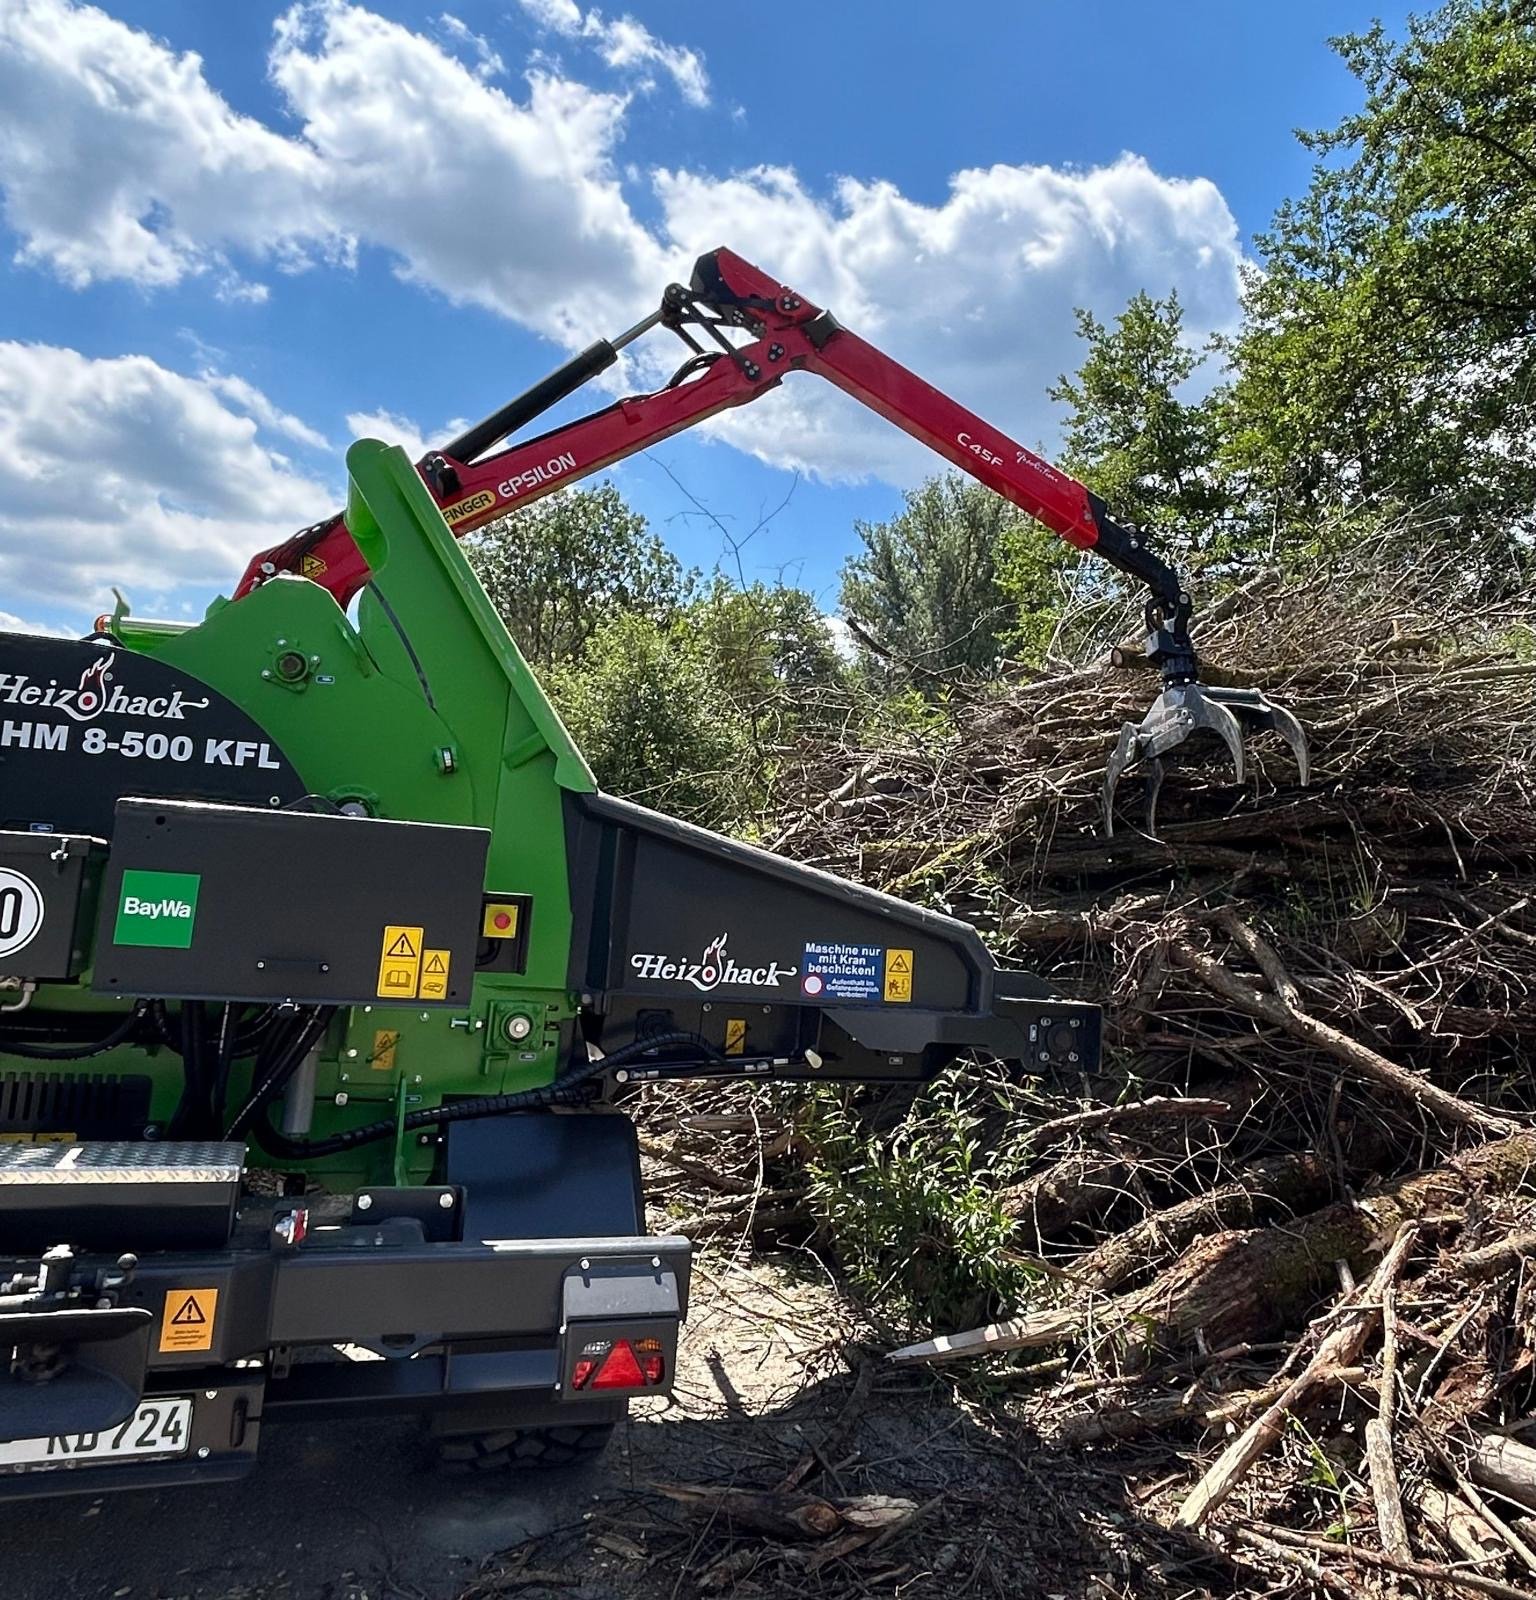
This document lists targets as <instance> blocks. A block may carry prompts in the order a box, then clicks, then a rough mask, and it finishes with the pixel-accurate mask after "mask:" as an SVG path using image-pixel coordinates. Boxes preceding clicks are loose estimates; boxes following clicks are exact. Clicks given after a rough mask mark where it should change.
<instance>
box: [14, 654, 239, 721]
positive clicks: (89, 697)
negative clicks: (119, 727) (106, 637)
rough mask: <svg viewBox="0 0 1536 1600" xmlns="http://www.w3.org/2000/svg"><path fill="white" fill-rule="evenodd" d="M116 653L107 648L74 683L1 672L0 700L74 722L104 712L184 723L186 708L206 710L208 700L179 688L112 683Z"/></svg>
mask: <svg viewBox="0 0 1536 1600" xmlns="http://www.w3.org/2000/svg"><path fill="white" fill-rule="evenodd" d="M116 661H117V652H116V651H115V650H108V651H107V652H106V653H105V654H104V655H100V656H98V657H97V658H96V659H95V660H94V661H93V662H92V663H91V664H90V666H88V667H87V668H86V669H85V671H84V672H82V673H81V674H80V682H79V683H78V684H75V685H73V686H71V685H69V684H62V683H60V682H59V681H58V680H57V679H55V678H50V679H49V680H48V682H47V683H46V684H41V683H35V682H34V681H33V680H32V679H31V678H30V677H29V676H28V675H27V674H26V673H25V672H0V703H3V704H5V705H13V706H16V705H19V706H27V707H29V708H36V709H41V708H43V707H48V708H51V709H52V710H55V711H62V712H63V713H64V715H65V716H66V717H72V718H73V719H74V720H75V721H76V722H94V721H95V719H96V718H97V717H99V716H101V715H102V714H103V713H112V714H115V715H117V716H125V717H151V718H153V719H155V720H157V721H161V722H185V721H186V717H187V713H188V712H189V711H206V710H207V709H208V701H207V700H188V699H187V698H186V697H185V696H184V695H183V694H182V692H181V690H180V689H173V690H172V691H171V692H170V694H162V695H148V694H129V693H128V691H127V690H126V689H125V688H123V686H122V685H121V684H116V685H115V686H114V685H113V679H114V678H115V676H116V674H115V673H114V672H113V671H112V668H113V666H114V664H115V663H116Z"/></svg>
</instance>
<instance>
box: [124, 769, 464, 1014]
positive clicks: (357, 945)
mask: <svg viewBox="0 0 1536 1600" xmlns="http://www.w3.org/2000/svg"><path fill="white" fill-rule="evenodd" d="M489 844H490V834H489V833H488V832H487V831H486V830H485V829H484V828H461V827H450V826H446V825H443V824H439V823H428V822H393V821H381V820H378V819H375V818H370V817H344V816H325V815H318V814H315V813H311V812H300V811H256V810H249V809H246V808H243V807H235V806H210V805H196V804H192V803H189V802H185V801H176V800H139V799H130V800H123V801H121V802H120V803H119V805H118V808H117V824H116V831H115V837H114V841H113V846H112V854H111V856H110V857H109V858H108V862H107V870H106V876H105V881H104V883H103V885H102V895H101V911H100V917H99V921H98V925H97V933H96V959H95V965H94V970H93V986H94V988H95V989H96V991H97V992H98V993H101V994H123V995H136V996H158V997H162V998H178V999H188V1000H295V1001H299V1002H304V1003H310V1004H316V1003H323V1004H330V1005H352V1004H358V1003H371V1004H374V1005H385V1004H389V1003H391V1002H392V1001H397V1002H398V1003H401V1004H408V1005H413V1006H422V1007H427V1006H439V1005H449V1006H463V1005H465V1004H467V1002H468V1000H469V994H470V989H471V986H472V983H473V980H474V972H475V951H476V947H477V944H478V939H479V932H480V895H481V888H482V886H483V884H484V882H485V858H486V851H487V849H488V847H489ZM129 874H132V875H133V876H131V877H130V876H128V875H129ZM136 891H137V893H136ZM146 900H147V901H148V902H149V903H150V904H152V905H153V906H154V907H155V908H156V912H157V913H158V911H159V908H160V907H162V906H163V907H164V908H165V915H164V916H163V917H161V916H159V915H155V916H150V917H148V918H146V917H144V916H142V915H140V914H138V913H137V912H135V911H134V910H133V909H132V908H133V907H134V906H137V905H140V904H143V903H144V902H145V901H146ZM125 914H126V915H125ZM402 934H403V935H406V936H407V939H406V943H407V945H408V946H409V950H408V951H407V953H406V955H405V956H404V957H402V958H401V959H402V960H404V962H405V964H406V965H407V966H410V965H411V963H412V961H413V960H416V961H418V963H419V964H418V966H417V970H416V972H415V973H414V974H413V975H414V977H415V978H416V980H417V981H416V983H414V984H412V985H410V986H409V987H408V988H403V989H401V990H399V991H397V992H392V991H391V989H390V985H389V984H388V982H386V976H385V975H386V971H387V970H393V969H394V967H395V966H396V965H397V963H396V962H395V961H386V959H385V957H386V953H387V952H388V951H390V950H391V949H392V948H393V947H394V945H395V944H396V943H397V942H398V941H399V938H400V936H401V935H402ZM435 956H440V957H441V967H442V968H446V973H445V981H443V982H442V983H441V984H437V985H429V984H428V982H427V973H428V970H429V967H430V966H431V964H432V958H433V957H435Z"/></svg>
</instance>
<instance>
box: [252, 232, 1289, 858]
mask: <svg viewBox="0 0 1536 1600" xmlns="http://www.w3.org/2000/svg"><path fill="white" fill-rule="evenodd" d="M658 326H660V327H664V328H667V329H669V330H670V331H671V332H673V333H674V334H676V335H677V337H678V338H679V339H681V340H682V342H683V343H684V344H685V345H686V346H687V347H688V350H689V354H688V356H687V358H686V359H685V360H684V361H683V363H682V365H681V366H680V367H679V368H678V370H677V371H676V372H675V373H674V374H673V376H672V378H671V379H670V380H669V381H668V382H667V383H666V384H664V385H663V386H662V387H661V388H659V389H655V390H653V391H651V392H649V393H646V394H640V395H634V396H629V397H627V398H625V399H621V400H616V401H614V402H613V403H612V404H610V405H607V406H604V407H602V408H601V409H599V410H596V411H592V412H589V413H588V414H587V415H586V416H583V417H578V418H577V419H576V420H574V421H572V422H568V423H564V424H562V425H560V426H559V427H556V428H552V429H549V430H548V431H546V432H544V433H541V434H537V435H535V436H534V437H532V438H527V439H519V440H517V441H516V442H514V443H512V444H510V445H506V446H505V447H503V448H500V449H496V448H495V447H496V446H498V445H500V444H501V443H502V441H503V440H504V439H506V438H507V437H508V436H509V435H510V434H512V433H515V432H516V431H518V430H519V429H521V428H523V427H525V426H526V425H527V424H528V423H530V422H532V421H533V420H534V418H535V417H537V416H539V415H541V414H542V413H543V412H545V411H547V410H549V409H550V407H552V406H554V405H556V404H557V403H558V402H559V401H561V400H563V399H565V398H566V397H567V396H569V395H571V394H573V393H575V392H576V391H577V390H578V389H580V388H581V387H582V386H583V385H584V384H586V383H588V382H590V381H591V380H592V379H593V378H594V377H596V376H597V375H598V374H599V373H601V372H603V371H605V370H606V369H607V368H609V367H611V366H613V364H614V363H615V362H616V361H617V360H618V359H619V352H620V351H621V350H622V349H623V348H624V347H625V346H626V345H628V344H629V343H631V342H632V341H633V340H635V339H638V338H639V337H641V336H642V335H643V334H645V333H647V332H649V331H650V330H651V329H652V328H655V327H658ZM727 333H731V334H733V335H734V337H732V338H728V337H727V336H726V335H727ZM791 372H809V373H814V374H816V375H818V376H820V377H822V378H824V379H826V380H827V381H828V382H829V383H832V384H834V385H835V386H836V387H837V388H839V389H841V390H842V391H843V392H844V393H845V394H848V395H851V396H852V397H853V398H854V399H855V400H857V401H858V402H859V403H860V404H861V405H864V406H867V407H868V408H869V409H870V410H872V411H875V412H878V413H879V414H880V415H881V416H883V417H885V418H887V419H888V420H889V421H890V422H892V423H894V424H895V425H896V426H897V427H898V428H900V429H902V430H903V431H904V432H905V433H908V434H910V435H911V436H912V437H913V438H914V439H918V440H920V441H921V442H922V443H923V444H925V445H927V446H928V447H929V448H930V449H931V450H933V451H934V452H935V453H936V454H938V455H940V456H942V457H943V458H944V459H945V460H946V461H949V462H950V463H951V464H953V465H954V466H956V467H958V468H959V469H960V470H961V471H962V472H965V473H968V474H969V475H970V476H971V477H973V478H975V479H977V480H978V481H979V482H981V483H983V484H985V485H986V486H987V487H988V488H989V489H992V490H994V491H995V492H996V493H998V494H1000V495H1002V496H1003V498H1004V499H1006V500H1009V501H1011V502H1012V503H1013V504H1014V505H1016V506H1018V507H1020V509H1022V510H1023V511H1025V512H1027V513H1028V514H1029V515H1030V516H1031V517H1034V518H1035V519H1036V520H1037V521H1039V522H1041V523H1043V524H1044V526H1045V527H1047V528H1049V529H1050V530H1051V532H1053V533H1055V534H1057V535H1058V536H1059V537H1061V538H1062V539H1064V540H1066V542H1067V543H1068V544H1070V545H1073V546H1075V547H1076V548H1078V549H1079V550H1085V551H1091V552H1092V553H1093V554H1094V555H1095V556H1097V557H1099V558H1100V559H1101V560H1104V561H1107V562H1108V563H1109V564H1110V565H1111V566H1113V567H1115V568H1116V569H1117V570H1119V571H1120V572H1123V573H1125V574H1126V575H1127V576H1129V577H1132V578H1135V579H1136V580H1138V581H1139V582H1140V583H1142V584H1144V585H1145V586H1146V589H1147V592H1148V598H1147V604H1146V621H1147V638H1146V653H1147V655H1148V657H1149V658H1150V659H1151V660H1152V661H1153V662H1154V663H1155V664H1156V665H1157V666H1158V668H1159V669H1160V670H1161V673H1162V679H1163V686H1164V687H1163V693H1162V694H1161V695H1160V696H1159V697H1158V699H1157V701H1156V702H1155V703H1154V704H1153V706H1152V709H1151V711H1149V712H1148V714H1147V716H1146V718H1145V719H1143V721H1142V722H1141V723H1140V724H1139V725H1138V724H1131V723H1127V724H1126V725H1125V727H1124V728H1123V729H1122V731H1121V738H1120V744H1119V747H1118V748H1117V750H1116V752H1115V754H1114V756H1113V757H1112V758H1111V762H1110V773H1109V780H1108V783H1107V785H1106V815H1107V816H1110V814H1111V807H1112V802H1113V792H1114V786H1115V783H1116V782H1117V781H1118V778H1119V776H1120V774H1121V773H1122V772H1123V771H1124V770H1125V768H1126V767H1128V766H1130V765H1131V764H1132V763H1134V762H1136V761H1140V760H1148V761H1150V762H1152V763H1153V764H1154V766H1153V779H1154V781H1153V783H1152V784H1151V785H1150V788H1151V791H1152V792H1153V794H1154V795H1155V791H1156V780H1157V779H1158V776H1159V773H1160V767H1159V766H1158V765H1156V764H1157V763H1159V762H1160V760H1161V758H1162V757H1163V756H1164V755H1165V754H1167V753H1168V752H1169V751H1171V750H1173V749H1174V748H1176V747H1177V746H1178V745H1180V744H1182V743H1183V742H1184V741H1185V740H1186V739H1188V738H1190V737H1191V736H1193V735H1195V734H1197V733H1200V732H1204V733H1208V734H1211V735H1214V736H1215V737H1216V738H1218V739H1220V740H1221V741H1222V742H1223V743H1225V745H1226V746H1227V748H1228V750H1229V751H1230V753H1231V755H1232V759H1233V763H1234V765H1235V767H1236V770H1237V777H1238V781H1239V782H1241V781H1242V778H1243V772H1244V764H1243V746H1242V734H1243V731H1244V730H1245V729H1247V730H1254V729H1270V730H1273V731H1277V732H1279V733H1280V734H1282V736H1283V737H1284V738H1285V739H1286V740H1287V741H1288V742H1289V743H1290V745H1291V747H1292V749H1293V750H1294V751H1295V754H1296V758H1297V763H1298V766H1299V767H1300V771H1301V779H1302V782H1303V783H1305V782H1306V780H1307V755H1306V743H1305V739H1304V737H1303V735H1302V732H1301V729H1300V727H1299V725H1298V724H1297V723H1296V721H1295V718H1294V717H1292V716H1291V715H1290V713H1289V712H1286V711H1284V710H1283V709H1282V708H1280V707H1278V706H1276V705H1275V704H1273V703H1272V702H1271V701H1269V700H1268V699H1267V698H1265V696H1263V695H1262V694H1261V693H1259V692H1258V691H1254V690H1247V691H1236V690H1229V689H1224V688H1216V687H1212V686H1203V685H1201V684H1200V682H1199V660H1198V657H1197V656H1196V653H1195V648H1194V643H1193V640H1192V639H1191V637H1190V631H1189V624H1190V615H1191V601H1190V596H1189V594H1188V592H1187V591H1186V589H1185V586H1184V584H1183V581H1182V580H1181V578H1180V577H1179V575H1178V573H1177V572H1175V571H1174V569H1173V568H1172V567H1170V566H1169V565H1168V564H1167V562H1165V561H1164V560H1163V559H1162V558H1161V557H1160V556H1159V555H1158V554H1157V553H1156V551H1154V550H1152V549H1151V548H1149V547H1148V545H1147V544H1146V542H1145V541H1144V540H1143V539H1142V537H1141V536H1140V535H1139V534H1138V533H1137V532H1136V531H1135V530H1133V529H1129V528H1126V527H1124V526H1122V525H1121V524H1120V523H1118V522H1116V521H1115V520H1114V519H1113V518H1112V517H1111V516H1110V515H1109V512H1108V510H1107V508H1106V506H1105V504H1104V502H1103V501H1102V500H1101V499H1100V498H1099V497H1098V496H1097V495H1096V494H1094V493H1093V492H1092V490H1090V489H1089V488H1088V487H1087V486H1086V485H1084V484H1082V483H1079V482H1078V481H1077V479H1075V478H1073V477H1070V476H1069V475H1068V474H1067V473H1065V472H1062V471H1061V470H1060V469H1059V468H1057V467H1054V466H1052V465H1051V463H1050V462H1049V461H1047V460H1045V459H1044V458H1043V457H1042V456H1040V455H1038V454H1036V452H1035V451H1033V450H1030V449H1027V448H1026V447H1025V446H1023V445H1021V444H1020V443H1019V442H1018V441H1017V440H1015V439H1011V438H1009V437H1008V435H1007V434H1005V433H1004V432H1003V431H1002V430H1001V429H1000V428H996V427H994V426H993V425H992V424H990V423H988V422H985V421H983V420H982V418H981V417H979V416H977V415H976V413H975V412H973V411H971V410H969V409H967V407H965V406H963V405H961V404H960V403H959V402H958V401H956V400H953V399H951V398H950V397H949V396H948V395H946V394H944V393H942V392H941V391H940V390H938V389H936V388H934V387H933V385H932V384H930V383H928V382H926V381H925V380H924V379H922V378H920V377H919V376H918V375H917V374H916V373H915V372H912V371H910V370H909V369H908V368H906V367H904V366H903V365H902V364H901V363H900V362H899V361H896V360H894V359H893V358H892V357H891V356H888V355H886V354H885V353H884V352H883V351H881V350H879V349H877V348H876V347H875V346H874V345H872V344H870V343H869V342H868V341H867V340H865V339H862V338H860V337H859V336H858V335H857V334H856V333H853V332H851V331H850V330H849V329H847V328H844V327H843V326H842V325H841V324H840V323H839V322H838V321H837V319H836V318H835V317H834V316H833V315H832V314H831V312H829V311H827V310H825V309H823V308H822V307H820V306H817V305H815V304H813V303H812V302H811V301H809V300H807V299H805V297H804V296H803V295H800V294H798V293H797V292H796V291H795V290H793V289H791V288H788V287H787V286H786V285H784V284H781V283H779V282H777V281H776V280H775V279H773V278H771V277H770V276H769V275H768V274H766V273H764V272H762V271H761V270H760V269H759V268H757V267H754V266H753V265H752V264H751V263H750V262H748V261H745V260H743V259H742V258H741V257H740V256H738V255H736V254H735V253H734V252H733V251H730V250H726V249H719V250H712V251H710V252H709V253H708V254H707V255H703V256H701V257H700V258H699V259H698V261H697V262H696V263H695V266H694V270H693V275H692V279H691V281H690V283H689V284H688V285H686V286H685V285H682V284H672V285H671V286H669V287H668V289H667V290H666V292H665V293H664V295H663V296H662V302H661V305H660V307H659V308H658V309H657V310H656V311H654V312H652V313H651V314H650V315H649V316H648V317H646V318H645V319H644V320H643V321H641V322H639V323H637V324H636V325H635V326H634V327H633V328H630V329H629V330H627V331H626V332H625V333H623V334H621V335H619V336H618V337H617V338H615V339H612V340H599V341H598V342H597V343H595V344H593V345H590V346H589V347H588V348H587V349H586V350H583V351H582V352H581V353H580V354H579V355H576V356H573V357H572V358H571V359H570V360H569V361H567V362H565V363H564V364H563V365H562V366H560V367H559V368H557V369H556V370H555V371H554V372H552V373H550V374H549V375H548V376H547V377H545V378H544V379H542V380H541V381H540V382H539V383H537V384H535V385H534V386H533V387H532V388H531V389H529V390H527V391H526V392H525V393H524V394H522V395H519V396H518V397H517V398H516V399H514V400H512V401H510V402H509V403H508V404H507V405H505V406H503V407H502V408H501V409H500V410H498V411H496V412H493V413H492V414H491V415H490V416H489V417H487V418H485V420H484V421H483V422H480V423H478V424H476V425H475V426H474V427H473V428H470V429H468V430H466V431H465V432H464V433H463V434H461V435H460V436H459V437H458V438H457V439H454V440H452V441H451V442H450V443H448V444H447V445H445V446H444V447H443V448H441V449H439V450H431V451H428V452H427V454H426V455H425V456H424V457H423V458H422V460H421V461H420V462H418V463H417V471H418V472H420V474H421V476H422V479H423V481H424V482H425V483H426V485H427V488H428V489H429V490H430V491H431V493H432V495H433V497H434V499H435V500H436V501H437V504H438V506H439V508H440V509H441V511H442V514H443V518H444V520H445V521H446V522H447V523H448V525H449V527H450V528H452V529H453V531H454V533H455V534H456V535H458V536H460V537H462V536H463V535H465V534H467V533H472V532H473V531H474V530H475V529H477V528H482V527H484V526H485V525H486V524H487V523H490V522H493V521H495V519H496V518H498V517H502V516H505V515H506V514H507V513H508V512H511V511H515V510H518V509H519V508H520V507H522V506H525V505H528V504H530V503H532V502H533V501H535V500H538V499H540V498H541V497H542V496H544V495H546V494H550V493H553V492H554V491H555V490H556V489H559V488H561V487H563V486H564V485H566V484H568V483H572V482H574V481H576V480H578V479H580V478H584V477H587V476H589V475H590V474H592V473H594V472H600V471H602V469H603V468H604V467H609V466H612V465H613V464H614V463H615V462H617V461H622V460H624V458H625V457H626V456H631V455H633V454H635V453H636V452H637V451H639V450H643V449H646V448H647V447H648V446H651V445H654V444H657V443H659V442H660V441H661V440H663V439H668V438H671V437H672V435H673V434H676V433H681V432H682V431H683V430H684V429H685V428H691V427H693V426H695V425H696V424H697V423H700V422H703V421H704V420H705V419H706V418H708V417H713V416H717V415H718V414H719V413H720V412H722V411H727V410H730V409H732V408H733V407H735V406H742V405H746V404H748V403H749V402H751V401H753V400H756V399H757V398H758V397H759V396H761V395H764V394H766V393H767V392H768V391H769V390H770V389H773V388H776V387H777V386H778V385H779V383H781V382H782V381H783V379H784V377H785V375H786V374H787V373H791ZM282 573H298V574H299V575H301V576H303V577H306V578H310V579H312V580H313V581H314V582H316V583H318V584H321V585H322V586H323V587H324V588H326V589H328V590H329V591H330V592H331V593H332V594H333V595H334V596H335V597H336V599H337V601H338V602H339V603H340V604H342V605H346V604H347V602H348V601H349V600H351V598H352V597H353V595H355V594H356V593H357V591H358V590H359V589H360V588H362V587H363V586H364V585H365V584H366V583H367V581H368V576H369V574H368V565H367V563H366V561H365V560H364V559H363V556H362V553H361V551H360V550H359V549H358V547H357V544H356V543H355V541H354V540H353V538H352V536H351V534H350V532H349V531H348V529H347V525H346V521H345V519H344V517H343V516H342V515H341V514H340V513H338V514H336V515H335V516H332V517H330V518H328V519H327V520H326V521H324V522H320V523H316V524H315V525H314V526H313V527H309V528H305V529H303V530H302V531H301V532H300V533H297V534H295V535H294V536H293V537H292V538H291V539H288V540H286V541H284V542H283V543H282V544H280V545H276V546H274V547H273V548H272V549H270V550H264V551H262V552H261V553H260V554H259V555H258V556H256V557H254V558H253V559H252V561H251V563H250V565H249V566H248V567H247V568H246V571H245V573H244V575H243V576H242V578H241V580H240V583H239V585H238V587H237V588H236V590H235V597H236V598H237V599H238V598H240V597H241V596H243V595H246V594H249V593H250V592H251V591H252V590H253V589H255V588H258V587H260V586H261V585H262V584H263V583H265V582H267V581H268V580H269V579H270V578H273V577H275V576H278V575H279V574H282ZM1111 827H1112V821H1111Z"/></svg>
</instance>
